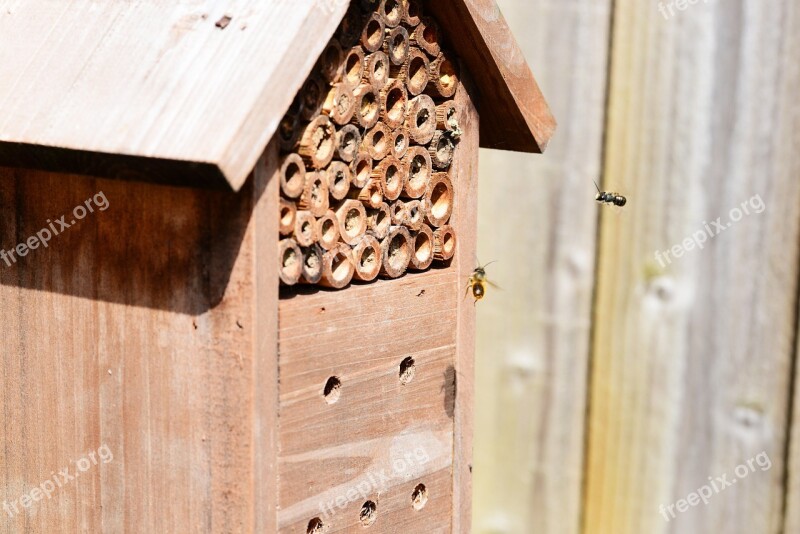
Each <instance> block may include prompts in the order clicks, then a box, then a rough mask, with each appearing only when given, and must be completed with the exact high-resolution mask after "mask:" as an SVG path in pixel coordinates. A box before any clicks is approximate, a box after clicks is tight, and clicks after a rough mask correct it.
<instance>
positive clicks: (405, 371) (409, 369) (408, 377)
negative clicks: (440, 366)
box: [400, 356, 416, 386]
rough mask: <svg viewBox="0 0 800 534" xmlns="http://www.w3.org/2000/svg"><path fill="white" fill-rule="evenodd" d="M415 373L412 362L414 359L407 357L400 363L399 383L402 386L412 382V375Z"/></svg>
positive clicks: (414, 366)
mask: <svg viewBox="0 0 800 534" xmlns="http://www.w3.org/2000/svg"><path fill="white" fill-rule="evenodd" d="M415 373H416V365H415V362H414V358H412V357H411V356H409V357H408V358H406V359H404V360H403V361H402V362H400V383H401V384H403V385H404V386H405V385H406V384H408V383H409V382H411V381H412V380H414V374H415Z"/></svg>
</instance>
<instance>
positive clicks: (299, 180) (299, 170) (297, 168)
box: [279, 154, 306, 198]
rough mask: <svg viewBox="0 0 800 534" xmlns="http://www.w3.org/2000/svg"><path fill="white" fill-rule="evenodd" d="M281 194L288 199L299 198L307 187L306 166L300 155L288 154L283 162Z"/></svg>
mask: <svg viewBox="0 0 800 534" xmlns="http://www.w3.org/2000/svg"><path fill="white" fill-rule="evenodd" d="M279 176H280V181H281V193H283V195H284V196H286V197H287V198H299V197H300V195H302V194H303V188H304V187H305V185H306V165H305V163H303V158H301V157H300V155H299V154H287V155H285V156H284V157H283V159H282V160H281V170H280V174H279Z"/></svg>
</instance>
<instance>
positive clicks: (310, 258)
mask: <svg viewBox="0 0 800 534" xmlns="http://www.w3.org/2000/svg"><path fill="white" fill-rule="evenodd" d="M301 250H302V252H303V272H302V280H301V281H302V282H303V283H305V284H316V283H318V282H319V281H320V279H322V254H323V252H322V249H321V248H320V247H319V245H317V244H314V245H311V246H310V247H305V248H302V249H301Z"/></svg>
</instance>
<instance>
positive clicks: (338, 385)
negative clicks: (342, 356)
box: [322, 376, 342, 404]
mask: <svg viewBox="0 0 800 534" xmlns="http://www.w3.org/2000/svg"><path fill="white" fill-rule="evenodd" d="M341 390H342V381H341V380H339V378H338V377H336V376H332V377H330V378H329V379H328V381H327V382H325V389H324V390H323V391H322V394H323V395H324V396H325V402H327V403H328V404H333V403H334V402H336V401H338V400H339V397H340V396H341V395H342V391H341Z"/></svg>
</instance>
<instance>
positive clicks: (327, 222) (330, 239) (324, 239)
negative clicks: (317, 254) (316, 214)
mask: <svg viewBox="0 0 800 534" xmlns="http://www.w3.org/2000/svg"><path fill="white" fill-rule="evenodd" d="M317 235H318V236H319V240H318V243H319V245H320V246H321V247H322V248H324V249H325V250H331V249H332V248H333V247H335V246H336V244H337V243H338V242H339V219H338V218H337V217H336V213H334V211H333V210H328V211H326V212H325V215H323V216H322V217H320V218H318V219H317Z"/></svg>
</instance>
